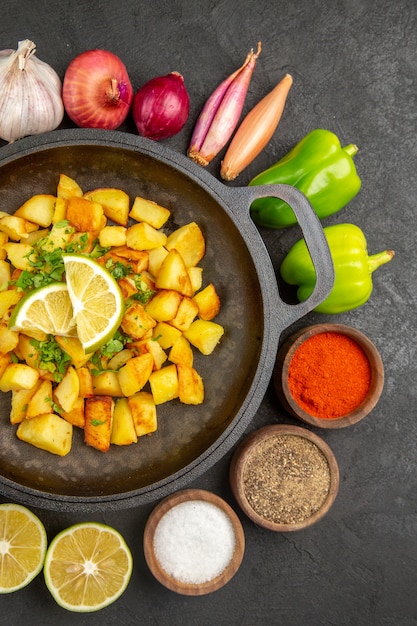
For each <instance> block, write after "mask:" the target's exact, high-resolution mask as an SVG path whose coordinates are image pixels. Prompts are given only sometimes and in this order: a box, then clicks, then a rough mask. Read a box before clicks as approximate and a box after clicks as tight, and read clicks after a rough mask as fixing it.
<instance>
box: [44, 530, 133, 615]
mask: <svg viewBox="0 0 417 626" xmlns="http://www.w3.org/2000/svg"><path fill="white" fill-rule="evenodd" d="M132 568H133V562H132V555H131V552H130V550H129V548H128V546H127V544H126V542H125V540H124V539H123V537H122V536H121V534H120V533H119V532H117V531H116V530H115V529H114V528H111V527H110V526H105V525H104V524H99V523H95V522H84V523H81V524H76V525H74V526H71V527H70V528H67V529H66V530H64V531H62V532H61V533H60V534H59V535H57V536H56V537H55V538H54V539H53V540H52V542H51V544H50V546H49V548H48V551H47V554H46V559H45V566H44V576H45V582H46V585H47V587H48V589H49V591H50V592H51V594H52V596H53V597H54V599H55V601H56V602H57V603H58V604H59V605H60V606H62V607H64V608H66V609H68V610H70V611H76V612H90V611H97V610H99V609H101V608H103V607H105V606H108V605H109V604H111V603H112V602H114V601H115V600H116V599H117V598H118V597H120V595H121V594H122V593H123V591H124V590H125V589H126V587H127V585H128V583H129V580H130V577H131V574H132Z"/></svg>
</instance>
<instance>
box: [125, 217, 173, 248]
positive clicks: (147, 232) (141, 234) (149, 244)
mask: <svg viewBox="0 0 417 626" xmlns="http://www.w3.org/2000/svg"><path fill="white" fill-rule="evenodd" d="M166 240H167V236H166V235H165V233H163V232H162V231H160V230H156V228H153V226H150V225H149V224H147V223H146V222H139V223H138V224H133V226H131V227H130V228H128V229H127V233H126V243H127V245H128V246H129V248H133V250H151V249H152V248H158V247H160V246H164V245H165V243H166Z"/></svg>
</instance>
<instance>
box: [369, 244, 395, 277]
mask: <svg viewBox="0 0 417 626" xmlns="http://www.w3.org/2000/svg"><path fill="white" fill-rule="evenodd" d="M394 254H395V252H394V250H384V252H378V253H377V254H371V255H370V256H368V269H369V273H370V274H372V272H374V271H375V270H376V269H378V267H380V266H381V265H384V263H388V262H389V261H391V259H392V258H393V257H394Z"/></svg>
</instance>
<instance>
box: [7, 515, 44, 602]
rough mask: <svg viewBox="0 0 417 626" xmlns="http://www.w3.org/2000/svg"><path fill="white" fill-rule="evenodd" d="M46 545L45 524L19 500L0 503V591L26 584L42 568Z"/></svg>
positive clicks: (8, 590) (14, 589) (9, 590)
mask: <svg viewBox="0 0 417 626" xmlns="http://www.w3.org/2000/svg"><path fill="white" fill-rule="evenodd" d="M46 548H47V538H46V531H45V528H44V526H43V524H42V522H41V521H40V519H39V518H38V517H36V515H34V514H33V513H32V511H29V509H27V508H26V507H24V506H21V505H19V504H11V503H10V504H9V503H6V504H0V593H11V592H12V591H17V590H18V589H21V588H22V587H25V586H26V585H28V584H29V583H30V582H31V580H33V579H34V578H35V576H37V574H39V572H40V571H41V569H42V566H43V563H44V559H45V554H46Z"/></svg>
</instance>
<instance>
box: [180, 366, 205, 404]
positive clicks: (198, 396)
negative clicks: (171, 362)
mask: <svg viewBox="0 0 417 626" xmlns="http://www.w3.org/2000/svg"><path fill="white" fill-rule="evenodd" d="M177 372H178V397H179V399H180V402H183V403H184V404H202V403H203V402H204V383H203V379H202V378H201V376H200V374H199V373H198V372H197V371H196V370H195V369H194V368H193V367H189V366H188V365H184V364H180V363H179V364H178V365H177Z"/></svg>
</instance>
